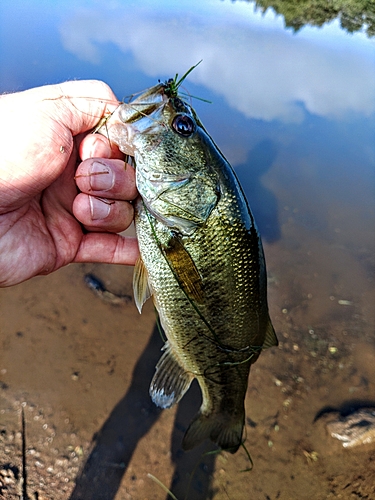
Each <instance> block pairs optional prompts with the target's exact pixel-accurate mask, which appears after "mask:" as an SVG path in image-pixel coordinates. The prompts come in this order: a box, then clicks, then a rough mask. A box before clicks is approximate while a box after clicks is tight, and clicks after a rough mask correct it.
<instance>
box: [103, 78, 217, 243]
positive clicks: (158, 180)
mask: <svg viewBox="0 0 375 500" xmlns="http://www.w3.org/2000/svg"><path fill="white" fill-rule="evenodd" d="M107 130H108V132H109V137H110V139H111V140H112V141H114V142H115V143H116V144H117V145H118V146H119V148H120V150H121V151H123V152H124V153H125V154H128V155H131V156H133V157H134V159H135V165H136V182H137V188H138V191H139V193H140V195H141V197H142V199H143V202H144V203H145V205H146V206H147V208H148V209H149V211H150V212H151V213H152V214H153V215H154V216H155V217H156V218H157V219H158V220H160V221H162V222H163V223H164V224H166V225H167V226H169V227H170V228H174V229H177V230H179V231H180V232H181V233H183V234H191V233H192V232H194V230H195V229H196V227H197V226H198V225H199V224H202V223H204V221H205V220H206V219H207V217H208V216H209V214H210V213H211V211H212V209H213V207H214V206H215V205H216V203H217V200H218V194H219V193H218V191H219V188H218V186H219V183H218V176H217V173H216V172H215V170H214V169H213V168H212V161H210V159H211V157H212V152H213V151H214V149H215V148H214V147H213V143H212V141H211V138H210V137H209V136H208V134H207V133H206V131H205V130H204V128H203V125H202V124H201V122H200V120H199V118H198V117H197V115H196V113H195V111H194V109H193V108H192V106H190V104H189V103H188V102H186V101H185V100H184V99H182V98H181V97H179V96H178V95H175V94H173V93H171V92H169V86H168V82H166V83H164V84H163V83H160V84H158V85H155V86H154V87H151V88H150V89H148V90H146V91H145V92H143V93H142V94H140V95H139V96H138V97H136V98H135V99H134V100H132V101H131V102H129V103H124V104H121V105H120V106H119V108H118V110H117V111H116V116H113V117H111V119H110V120H109V122H108V124H107Z"/></svg>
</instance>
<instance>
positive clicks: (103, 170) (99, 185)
mask: <svg viewBox="0 0 375 500" xmlns="http://www.w3.org/2000/svg"><path fill="white" fill-rule="evenodd" d="M89 174H90V176H89V179H90V187H91V189H92V190H93V191H108V190H109V189H111V188H113V186H114V184H115V176H114V175H113V172H112V170H111V169H110V168H109V167H108V165H106V164H105V163H101V162H98V161H94V163H93V164H92V165H91V167H90V169H89Z"/></svg>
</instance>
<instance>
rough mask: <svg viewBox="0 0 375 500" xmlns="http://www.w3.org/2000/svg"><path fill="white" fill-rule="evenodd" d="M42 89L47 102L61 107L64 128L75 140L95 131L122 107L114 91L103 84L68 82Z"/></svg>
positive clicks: (86, 81)
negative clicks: (100, 121)
mask: <svg viewBox="0 0 375 500" xmlns="http://www.w3.org/2000/svg"><path fill="white" fill-rule="evenodd" d="M41 89H43V92H44V96H43V97H44V99H45V100H47V99H48V100H50V101H51V102H54V103H55V105H56V106H57V107H58V116H59V117H60V120H61V122H62V124H63V125H65V126H66V127H67V128H68V129H69V130H70V131H71V133H72V135H73V136H75V135H78V134H80V133H82V132H87V131H88V130H91V129H93V128H94V127H95V126H96V125H97V123H98V122H99V120H100V119H101V118H102V117H103V116H105V115H106V114H107V113H111V112H113V111H114V110H115V109H116V107H117V106H118V100H117V98H116V96H115V94H114V93H113V91H112V90H111V88H110V87H109V86H108V85H107V84H106V83H104V82H101V81H99V80H81V81H71V82H64V83H61V84H59V85H49V86H46V87H42V88H41ZM35 90H39V89H35Z"/></svg>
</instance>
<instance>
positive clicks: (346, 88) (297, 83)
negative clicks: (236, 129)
mask: <svg viewBox="0 0 375 500" xmlns="http://www.w3.org/2000/svg"><path fill="white" fill-rule="evenodd" d="M178 10H179V15H178V16H176V12H175V9H173V10H172V9H171V8H170V7H169V5H168V3H166V4H165V5H164V9H158V11H156V10H155V8H154V4H153V5H150V4H149V5H148V6H147V3H146V4H142V6H141V7H138V6H136V5H135V6H132V8H131V9H129V7H128V6H127V7H125V6H124V7H120V6H117V7H116V8H114V9H112V10H111V9H109V10H104V11H103V10H102V9H100V8H99V7H97V8H89V9H88V8H86V9H77V10H75V11H74V12H73V13H72V14H71V15H70V16H69V18H66V19H65V21H64V22H63V23H62V25H61V27H60V34H61V40H62V43H63V45H64V47H65V49H66V50H68V51H70V52H71V53H73V54H75V55H76V56H77V57H79V58H80V59H82V60H84V61H88V62H91V63H92V64H100V63H101V62H102V55H101V48H102V47H103V45H105V44H109V43H110V44H113V45H115V46H116V47H118V48H119V49H120V50H121V51H122V52H123V53H124V54H130V55H131V56H132V57H133V58H134V61H135V63H136V66H137V67H138V68H139V69H140V70H141V71H142V72H144V73H145V74H146V75H149V76H152V77H154V78H155V79H156V78H158V77H159V78H160V76H164V75H165V76H166V77H168V76H170V75H174V74H175V72H176V71H179V72H180V73H181V72H184V71H185V70H186V69H187V68H188V67H190V66H192V65H194V64H196V63H197V62H198V61H199V60H201V59H203V64H201V65H200V66H199V67H198V68H197V69H196V70H195V71H194V72H193V73H192V74H191V76H190V77H189V80H190V81H192V82H194V83H196V84H200V85H203V86H205V87H206V88H208V89H210V90H212V91H213V92H215V93H217V94H219V95H221V96H223V97H224V98H225V100H226V102H227V103H228V104H229V105H230V106H231V107H232V108H233V109H236V110H238V111H239V112H241V113H243V114H244V115H245V116H246V117H249V118H256V119H261V120H267V121H270V120H275V119H277V120H281V121H283V122H286V123H300V122H301V121H302V120H303V118H304V115H305V110H307V111H308V112H309V113H312V114H316V115H319V116H325V117H335V118H337V117H340V118H342V117H344V116H345V114H346V113H348V112H355V113H362V114H364V115H370V114H371V113H372V112H373V111H374V109H375V85H374V66H373V60H372V59H371V58H370V57H369V56H368V54H367V50H366V49H367V44H371V42H370V41H368V42H367V44H366V43H365V41H363V39H362V35H359V36H358V42H356V39H355V37H356V35H352V38H353V40H352V45H351V50H345V49H346V48H347V47H345V46H346V45H347V44H346V43H344V44H343V46H342V47H339V46H338V44H337V40H338V39H340V38H341V40H346V38H345V37H347V35H346V34H344V33H342V36H341V32H339V33H340V34H338V32H337V31H335V30H334V29H332V27H330V28H329V29H328V36H329V38H331V39H333V40H336V43H332V45H327V44H324V43H322V41H321V40H320V39H319V37H316V36H313V34H314V33H315V32H317V29H316V28H314V29H313V28H309V29H305V30H303V31H302V32H301V33H300V34H297V35H295V34H293V33H292V32H290V31H285V30H283V29H282V27H281V26H280V19H277V18H275V17H274V16H272V15H268V16H266V19H264V18H263V17H262V16H261V15H260V13H254V12H253V11H252V9H251V7H250V6H249V5H247V4H243V3H241V2H237V3H234V4H230V3H228V2H213V1H211V2H208V3H207V4H204V5H203V6H202V3H201V2H194V3H193V4H192V2H186V1H181V2H179V8H178ZM209 10H210V12H209V14H208V11H209ZM126 26H129V29H126V28H125V29H124V27H126ZM337 30H339V28H337ZM320 33H321V32H320ZM320 33H319V35H320ZM353 42H354V43H353Z"/></svg>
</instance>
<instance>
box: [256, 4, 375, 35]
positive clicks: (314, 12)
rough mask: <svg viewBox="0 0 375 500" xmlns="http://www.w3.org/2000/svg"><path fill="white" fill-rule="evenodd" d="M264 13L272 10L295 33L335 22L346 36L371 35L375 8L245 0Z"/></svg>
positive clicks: (374, 19) (374, 27) (373, 31)
mask: <svg viewBox="0 0 375 500" xmlns="http://www.w3.org/2000/svg"><path fill="white" fill-rule="evenodd" d="M247 1H251V3H255V5H256V8H259V9H260V10H261V11H262V12H266V10H267V9H268V8H272V9H273V10H274V11H275V12H276V13H277V14H281V15H282V16H283V17H284V19H285V26H286V27H287V28H292V29H293V30H294V31H298V30H299V29H301V28H302V27H303V26H305V25H306V24H309V25H311V26H323V24H326V23H329V22H330V21H333V20H334V19H339V21H340V26H341V28H343V29H344V30H346V31H348V32H349V33H353V32H355V31H360V30H363V31H364V32H365V33H366V34H367V36H369V37H371V36H374V35H375V4H374V2H373V1H369V0H329V1H327V0H255V2H254V0H247Z"/></svg>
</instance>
